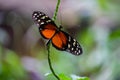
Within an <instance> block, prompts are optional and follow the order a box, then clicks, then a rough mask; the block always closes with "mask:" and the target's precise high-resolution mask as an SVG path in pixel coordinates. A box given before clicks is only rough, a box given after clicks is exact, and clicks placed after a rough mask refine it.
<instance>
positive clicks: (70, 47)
mask: <svg viewBox="0 0 120 80" xmlns="http://www.w3.org/2000/svg"><path fill="white" fill-rule="evenodd" d="M32 18H33V20H34V21H35V23H37V25H38V26H39V32H40V34H41V35H42V37H43V38H45V39H47V40H49V41H51V43H52V45H53V46H54V47H55V48H56V49H58V50H61V51H67V52H69V53H72V54H74V55H80V54H82V53H83V51H82V48H81V46H80V44H79V43H78V42H77V41H76V39H74V38H73V37H71V36H70V35H69V34H68V33H66V32H64V31H62V30H61V28H62V27H57V25H56V24H55V22H54V21H53V20H52V19H50V18H49V17H48V16H47V15H45V14H44V13H43V12H40V11H34V12H33V14H32Z"/></svg>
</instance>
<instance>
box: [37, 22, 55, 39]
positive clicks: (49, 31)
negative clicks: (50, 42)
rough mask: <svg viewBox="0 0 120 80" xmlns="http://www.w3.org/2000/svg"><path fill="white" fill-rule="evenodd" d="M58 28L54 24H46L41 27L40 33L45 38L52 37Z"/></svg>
mask: <svg viewBox="0 0 120 80" xmlns="http://www.w3.org/2000/svg"><path fill="white" fill-rule="evenodd" d="M39 29H40V28H39ZM56 30H57V28H56V26H54V25H52V24H46V25H45V26H44V27H43V28H42V29H40V33H41V35H42V36H43V37H44V38H45V39H51V38H52V37H53V35H54V34H55V33H56Z"/></svg>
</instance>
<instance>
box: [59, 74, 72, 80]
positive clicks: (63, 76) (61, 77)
mask: <svg viewBox="0 0 120 80" xmlns="http://www.w3.org/2000/svg"><path fill="white" fill-rule="evenodd" d="M59 77H60V79H61V80H72V78H71V77H68V76H66V75H65V74H59Z"/></svg>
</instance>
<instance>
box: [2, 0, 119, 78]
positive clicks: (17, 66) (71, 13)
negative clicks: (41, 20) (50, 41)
mask: <svg viewBox="0 0 120 80" xmlns="http://www.w3.org/2000/svg"><path fill="white" fill-rule="evenodd" d="M56 3H57V0H0V80H46V78H47V76H46V75H47V74H49V73H51V71H50V69H49V65H48V62H47V49H46V45H45V44H46V40H44V39H43V38H42V37H41V35H40V34H39V30H38V27H37V25H36V24H35V23H34V22H33V20H32V13H33V11H35V10H37V11H41V12H44V13H45V14H47V15H48V16H49V17H51V18H52V16H53V13H54V10H55V6H56ZM57 23H59V24H60V25H62V26H63V30H64V31H66V32H68V33H69V34H70V35H71V36H73V37H74V38H76V39H77V40H78V42H79V43H80V44H81V46H82V48H83V54H82V55H80V56H74V55H72V54H69V53H67V52H64V51H58V50H56V49H55V48H53V47H52V46H51V48H50V49H51V52H50V53H51V59H52V65H53V67H54V70H55V72H56V73H57V74H61V73H62V74H66V75H68V76H72V77H73V78H74V77H75V76H80V77H84V76H85V77H89V78H90V79H91V80H120V0H61V4H60V8H59V12H58V18H57ZM47 80H54V79H53V78H51V79H50V78H49V79H47ZM73 80H74V79H73Z"/></svg>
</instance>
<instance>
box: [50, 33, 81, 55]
mask: <svg viewBox="0 0 120 80" xmlns="http://www.w3.org/2000/svg"><path fill="white" fill-rule="evenodd" d="M52 44H53V46H54V47H55V48H57V49H59V50H63V51H67V52H70V53H72V54H74V55H80V54H82V52H83V51H82V48H81V46H80V44H79V43H78V42H77V41H76V39H74V38H72V37H71V36H70V35H69V34H68V33H66V32H64V31H59V32H58V33H56V34H55V35H54V37H53V38H52Z"/></svg>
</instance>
